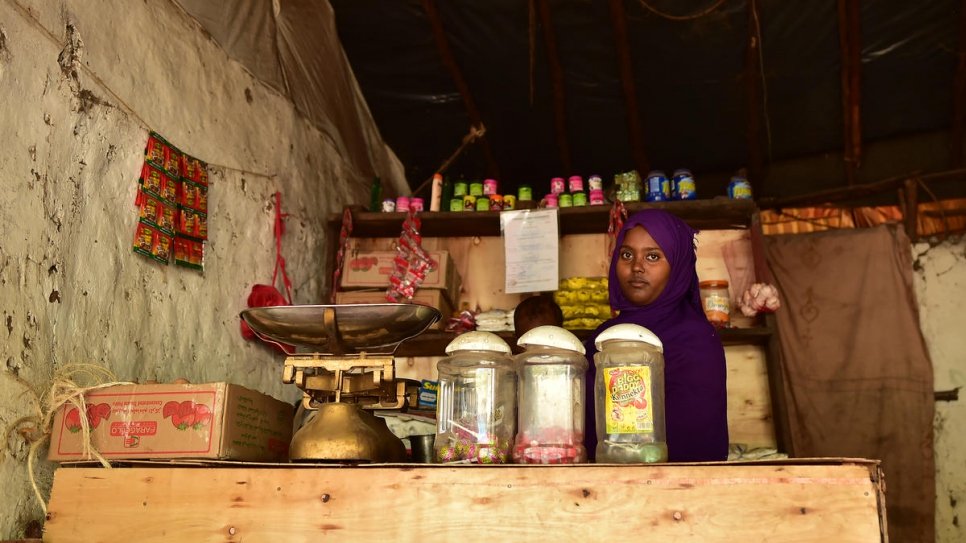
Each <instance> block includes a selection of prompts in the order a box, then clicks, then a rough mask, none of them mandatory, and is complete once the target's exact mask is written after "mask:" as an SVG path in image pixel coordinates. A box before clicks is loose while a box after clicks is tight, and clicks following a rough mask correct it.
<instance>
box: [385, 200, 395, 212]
mask: <svg viewBox="0 0 966 543" xmlns="http://www.w3.org/2000/svg"><path fill="white" fill-rule="evenodd" d="M382 210H383V211H384V212H386V213H392V212H393V211H396V201H395V200H393V199H392V198H386V199H385V200H383V201H382Z"/></svg>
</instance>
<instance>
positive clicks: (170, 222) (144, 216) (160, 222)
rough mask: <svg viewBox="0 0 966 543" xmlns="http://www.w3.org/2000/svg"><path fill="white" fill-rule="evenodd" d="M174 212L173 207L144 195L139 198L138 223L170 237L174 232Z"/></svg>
mask: <svg viewBox="0 0 966 543" xmlns="http://www.w3.org/2000/svg"><path fill="white" fill-rule="evenodd" d="M176 211H177V210H176V208H175V207H174V206H173V205H171V204H166V203H165V202H164V201H163V200H159V199H157V198H154V197H153V196H148V195H147V194H145V195H144V196H143V197H142V198H141V209H140V221H141V222H143V223H146V224H148V225H149V226H152V227H154V228H157V229H158V230H160V231H162V232H164V233H165V234H168V235H172V234H174V231H175V214H176Z"/></svg>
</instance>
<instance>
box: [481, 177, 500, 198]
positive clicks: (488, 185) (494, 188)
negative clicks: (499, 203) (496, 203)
mask: <svg viewBox="0 0 966 543" xmlns="http://www.w3.org/2000/svg"><path fill="white" fill-rule="evenodd" d="M498 187H499V183H498V182H497V180H496V179H484V180H483V195H484V196H490V195H491V194H496V193H497V192H499V188H498Z"/></svg>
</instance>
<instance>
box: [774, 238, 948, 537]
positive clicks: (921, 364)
mask: <svg viewBox="0 0 966 543" xmlns="http://www.w3.org/2000/svg"><path fill="white" fill-rule="evenodd" d="M764 247H765V256H766V258H767V260H768V265H769V267H770V268H771V271H772V272H773V274H774V277H775V281H776V284H777V286H778V287H779V289H780V291H781V294H782V299H783V302H784V307H785V308H784V309H783V310H782V311H779V312H778V313H777V314H776V315H777V319H778V326H779V329H780V330H781V332H782V333H781V350H782V357H783V363H784V372H785V379H786V382H785V394H786V401H787V404H788V413H789V415H788V416H789V419H790V420H789V427H790V433H791V441H792V447H793V448H794V452H795V455H796V456H798V457H821V456H836V457H861V458H875V459H880V460H882V466H883V469H884V471H885V474H886V488H887V492H886V505H887V511H888V525H889V539H890V540H892V541H923V542H927V541H928V542H930V543H931V542H932V541H933V540H934V535H933V534H934V520H933V514H934V508H935V499H936V492H935V478H934V473H935V471H934V467H933V463H934V460H933V411H934V407H935V406H934V399H933V377H932V364H931V362H930V360H929V354H928V352H927V350H926V345H925V341H924V339H923V336H922V332H921V330H920V328H919V312H918V304H917V303H916V296H915V293H914V291H913V286H912V249H911V246H910V243H909V239H908V238H907V237H906V235H905V232H904V231H903V230H901V229H899V228H896V227H894V226H880V227H876V228H869V229H859V230H851V229H850V230H837V231H830V232H823V233H817V234H805V235H787V236H766V237H765V239H764Z"/></svg>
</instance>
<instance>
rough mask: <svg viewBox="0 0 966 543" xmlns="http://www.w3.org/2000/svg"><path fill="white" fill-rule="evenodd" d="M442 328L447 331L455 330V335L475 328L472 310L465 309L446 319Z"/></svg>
mask: <svg viewBox="0 0 966 543" xmlns="http://www.w3.org/2000/svg"><path fill="white" fill-rule="evenodd" d="M444 330H446V331H447V332H455V333H456V334H457V335H459V334H462V333H464V332H472V331H473V330H476V319H475V318H474V316H473V312H472V311H466V310H464V311H460V313H459V314H458V315H456V316H455V317H451V318H450V319H449V320H447V321H446V326H445V327H444Z"/></svg>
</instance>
